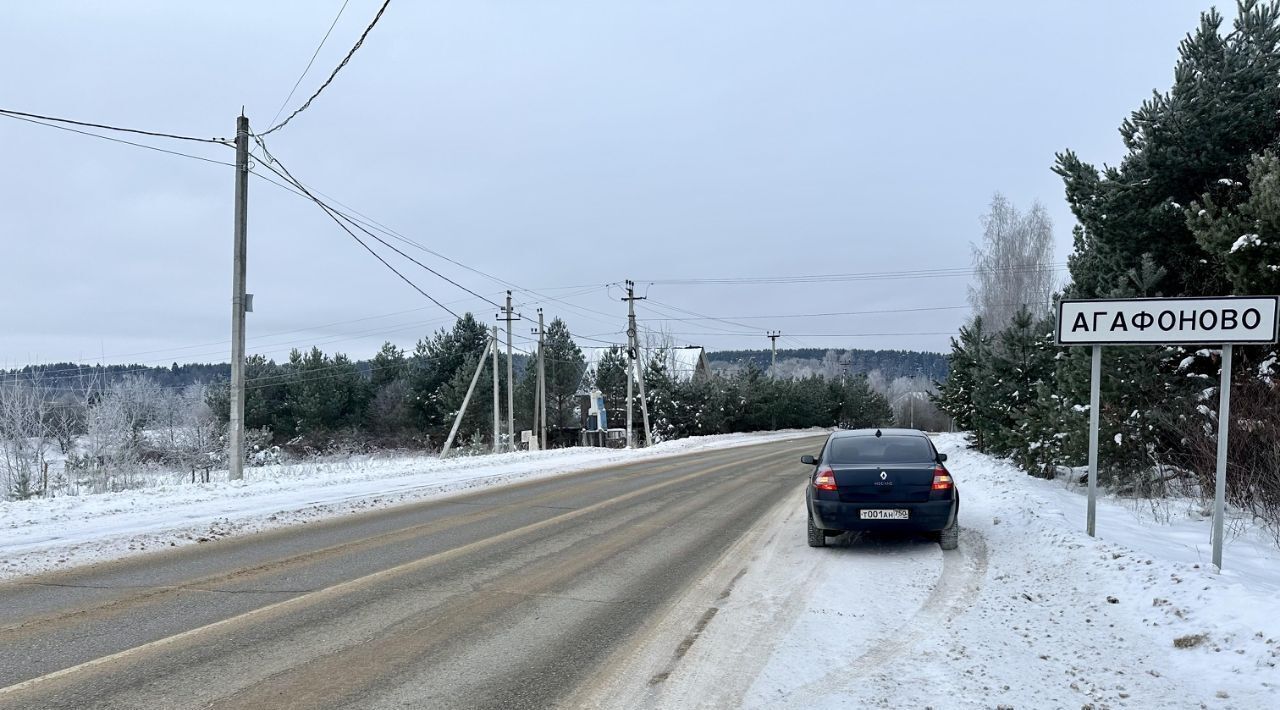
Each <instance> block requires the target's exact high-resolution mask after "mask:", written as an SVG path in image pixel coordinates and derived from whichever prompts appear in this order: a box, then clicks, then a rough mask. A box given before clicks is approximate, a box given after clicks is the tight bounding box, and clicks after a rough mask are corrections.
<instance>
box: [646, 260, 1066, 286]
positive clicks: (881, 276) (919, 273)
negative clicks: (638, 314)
mask: <svg viewBox="0 0 1280 710" xmlns="http://www.w3.org/2000/svg"><path fill="white" fill-rule="evenodd" d="M1066 268H1067V264H1065V263H1044V264H1029V265H1025V266H1012V267H1008V268H999V269H981V268H979V269H974V268H964V267H948V268H940V269H912V270H902V271H878V272H877V271H868V272H860V273H847V274H804V275H793V276H740V277H722V278H688V279H643V280H644V281H646V282H648V283H650V284H651V285H669V286H705V285H759V284H795V283H799V284H808V283H815V282H824V281H879V280H894V279H920V278H944V277H951V276H971V275H973V274H977V273H1042V272H1053V271H1061V270H1064V269H1066Z"/></svg>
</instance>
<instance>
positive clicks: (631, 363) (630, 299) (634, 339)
mask: <svg viewBox="0 0 1280 710" xmlns="http://www.w3.org/2000/svg"><path fill="white" fill-rule="evenodd" d="M644 299H645V297H644V296H639V297H637V296H636V284H635V282H634V281H627V297H626V298H624V299H622V300H624V301H626V302H627V448H628V449H630V448H632V447H633V446H634V445H635V436H634V435H633V434H632V433H631V430H632V427H633V424H632V416H633V415H632V410H633V409H634V404H633V403H632V394H631V380H632V378H635V382H636V386H638V387H639V388H640V414H641V416H643V417H644V445H645V446H653V432H652V431H651V430H650V429H649V402H648V400H647V399H646V397H645V395H644V373H643V372H641V371H640V368H638V367H637V366H636V365H637V359H636V356H637V355H639V353H640V338H639V337H638V333H637V332H636V301H643V300H644Z"/></svg>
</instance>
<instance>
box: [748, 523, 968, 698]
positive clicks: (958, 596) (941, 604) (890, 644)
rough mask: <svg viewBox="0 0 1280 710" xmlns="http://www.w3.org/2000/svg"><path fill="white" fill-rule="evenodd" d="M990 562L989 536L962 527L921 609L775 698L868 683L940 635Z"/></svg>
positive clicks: (812, 694)
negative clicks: (835, 664) (850, 655)
mask: <svg viewBox="0 0 1280 710" xmlns="http://www.w3.org/2000/svg"><path fill="white" fill-rule="evenodd" d="M988 561H989V554H988V551H987V543H986V538H985V537H984V536H983V535H982V534H981V533H979V532H978V531H976V530H970V529H964V528H962V529H961V531H960V548H959V549H958V550H956V551H955V552H954V553H948V552H944V553H942V571H941V573H940V574H939V576H938V580H937V582H936V583H935V584H934V586H933V589H932V590H931V591H930V593H929V596H928V597H927V598H926V599H925V601H924V603H923V605H921V607H920V610H919V611H918V612H916V613H915V614H914V615H912V616H911V618H909V619H908V620H907V621H906V623H904V624H902V625H901V626H899V627H897V628H895V629H893V630H889V631H887V632H886V633H884V634H882V635H881V636H879V637H878V638H876V639H875V640H874V641H872V642H871V643H870V644H869V648H868V650H866V651H865V652H863V653H862V654H861V655H859V656H857V657H855V658H854V659H853V660H852V661H850V662H849V663H847V664H844V665H841V666H840V667H838V668H835V669H833V670H831V671H829V672H828V673H827V674H826V675H824V676H822V677H821V678H819V679H818V680H814V681H810V682H808V683H805V684H804V685H801V686H799V687H797V688H794V689H792V690H789V691H783V692H782V693H780V694H779V696H778V697H776V698H774V699H773V700H774V701H775V702H778V703H780V704H783V705H785V706H795V707H812V706H813V705H815V704H816V703H818V702H819V701H820V700H821V699H822V698H824V697H831V696H833V695H837V696H838V694H839V692H840V691H843V690H845V689H848V688H850V687H852V686H853V685H854V684H860V683H865V681H866V679H867V677H868V676H869V675H870V674H871V673H873V672H874V671H875V670H876V668H877V667H879V666H883V665H885V664H886V663H888V662H890V661H892V660H893V659H894V657H896V656H898V655H901V654H903V653H905V652H907V651H909V650H911V649H912V648H914V647H915V646H916V645H917V644H919V643H920V642H921V641H923V640H925V639H926V638H928V637H930V636H934V635H937V633H938V629H939V627H940V625H941V623H942V622H944V621H946V620H947V619H948V618H950V617H951V616H952V615H953V614H954V613H955V612H956V611H958V610H960V609H963V608H964V607H967V606H969V605H970V604H972V603H973V602H974V601H975V600H976V599H977V597H978V594H979V593H980V592H981V591H982V582H983V580H984V578H985V577H986V574H987V565H988Z"/></svg>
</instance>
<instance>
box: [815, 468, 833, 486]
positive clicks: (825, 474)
mask: <svg viewBox="0 0 1280 710" xmlns="http://www.w3.org/2000/svg"><path fill="white" fill-rule="evenodd" d="M813 487H814V488H816V489H818V490H820V491H834V490H835V489H836V472H835V471H832V470H831V468H830V467H829V466H823V467H822V468H820V469H818V475H817V476H814V478H813Z"/></svg>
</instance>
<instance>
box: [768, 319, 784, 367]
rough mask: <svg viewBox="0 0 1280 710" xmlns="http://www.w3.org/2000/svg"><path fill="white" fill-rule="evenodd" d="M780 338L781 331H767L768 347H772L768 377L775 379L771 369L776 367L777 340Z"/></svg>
mask: <svg viewBox="0 0 1280 710" xmlns="http://www.w3.org/2000/svg"><path fill="white" fill-rule="evenodd" d="M781 337H782V331H780V330H771V331H769V341H770V345H772V346H773V354H772V355H770V356H769V376H770V377H776V375H775V374H774V372H773V369H774V368H775V367H777V366H778V338H781Z"/></svg>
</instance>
